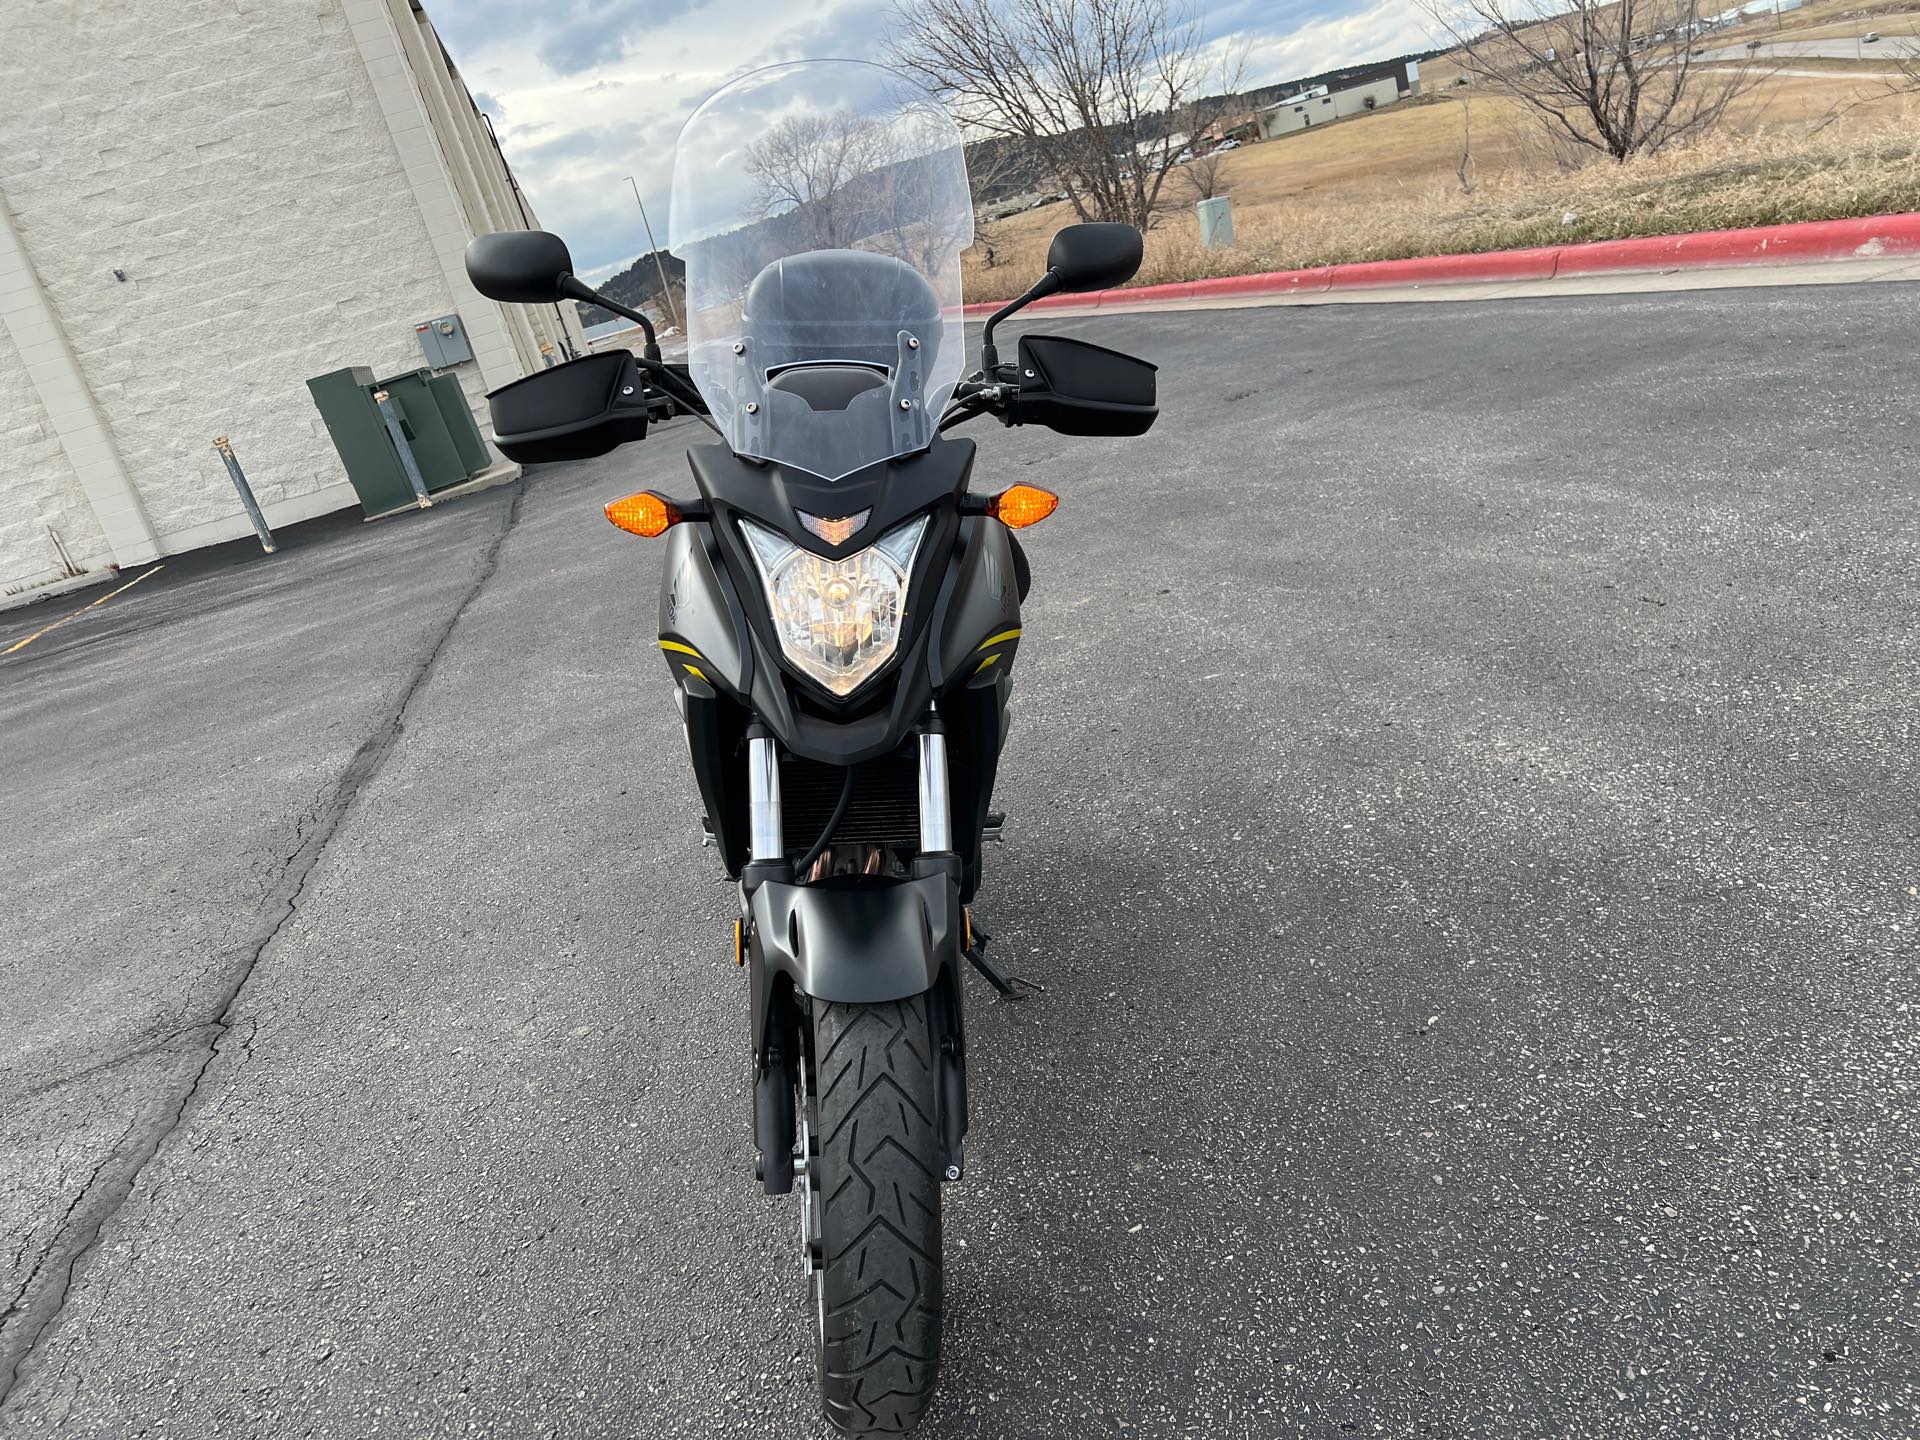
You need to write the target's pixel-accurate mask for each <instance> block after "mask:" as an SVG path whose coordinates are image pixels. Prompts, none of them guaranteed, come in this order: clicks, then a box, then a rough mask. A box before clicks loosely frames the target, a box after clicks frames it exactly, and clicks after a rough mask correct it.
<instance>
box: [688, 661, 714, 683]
mask: <svg viewBox="0 0 1920 1440" xmlns="http://www.w3.org/2000/svg"><path fill="white" fill-rule="evenodd" d="M687 674H689V675H691V676H693V678H694V679H696V680H698V681H699V682H700V683H701V684H702V685H712V684H713V682H712V681H711V680H709V679H707V674H706V672H705V671H704V670H702V669H701V668H700V667H699V666H698V665H689V666H687Z"/></svg>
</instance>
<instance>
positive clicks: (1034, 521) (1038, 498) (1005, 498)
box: [987, 485, 1060, 530]
mask: <svg viewBox="0 0 1920 1440" xmlns="http://www.w3.org/2000/svg"><path fill="white" fill-rule="evenodd" d="M1059 504H1060V497H1059V496H1058V495H1056V494H1054V493H1053V492H1052V491H1051V490H1042V489H1041V488H1040V487H1039V486H1038V485H1015V486H1013V487H1012V488H1011V489H1007V490H1002V491H1001V492H1000V493H999V494H998V495H996V496H994V497H993V498H992V499H991V500H989V501H988V502H987V514H989V515H991V516H993V518H994V519H996V520H998V521H999V522H1000V523H1001V524H1002V525H1005V526H1006V527H1007V528H1008V529H1009V530H1024V529H1026V527H1027V526H1029V525H1038V524H1039V523H1040V522H1041V521H1042V520H1044V519H1046V518H1047V516H1049V515H1051V514H1052V513H1053V512H1054V509H1055V508H1056V507H1057V506H1058V505H1059Z"/></svg>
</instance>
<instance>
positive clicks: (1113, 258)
mask: <svg viewBox="0 0 1920 1440" xmlns="http://www.w3.org/2000/svg"><path fill="white" fill-rule="evenodd" d="M1140 247H1141V241H1140V232H1139V231H1138V230H1136V229H1134V228H1133V226H1131V225H1110V224H1086V225H1069V226H1067V228H1066V229H1064V230H1062V231H1061V232H1060V233H1059V234H1057V235H1055V236H1054V237H1053V244H1052V245H1051V246H1050V247H1049V248H1048V250H1047V269H1049V270H1051V271H1052V272H1053V273H1054V274H1056V275H1058V276H1059V277H1060V288H1061V289H1062V290H1110V289H1112V288H1113V287H1114V286H1115V285H1124V284H1126V282H1127V281H1129V280H1131V279H1132V278H1133V277H1134V274H1135V272H1137V271H1138V270H1139V269H1140Z"/></svg>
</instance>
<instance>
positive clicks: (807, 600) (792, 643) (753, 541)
mask: <svg viewBox="0 0 1920 1440" xmlns="http://www.w3.org/2000/svg"><path fill="white" fill-rule="evenodd" d="M926 529H927V517H926V516H924V515H922V516H921V517H920V518H919V519H917V520H909V521H908V522H907V523H906V524H904V525H901V526H897V527H896V528H894V529H892V530H889V531H888V532H887V533H886V534H885V535H883V536H881V537H880V539H879V541H878V542H876V543H875V544H873V545H870V546H868V547H867V548H866V549H865V550H860V551H856V552H855V553H854V554H852V555H849V556H847V558H846V559H844V560H826V559H822V558H821V557H820V556H818V555H815V554H813V553H812V552H811V551H807V550H802V549H801V548H800V547H799V546H798V545H795V544H794V543H793V542H792V541H791V540H789V539H787V537H786V536H784V535H780V534H777V533H775V532H774V531H772V530H769V529H767V528H766V526H764V525H756V524H755V523H754V522H753V521H751V520H747V519H744V518H743V519H742V520H741V521H740V530H741V533H742V534H744V535H745V536H746V537H747V549H748V550H749V551H751V552H752V554H753V563H754V565H755V566H756V567H758V569H759V571H760V579H761V581H762V582H763V583H764V584H765V585H766V589H767V608H768V609H769V610H770V611H772V613H773V628H774V630H775V631H777V632H778V634H779V636H780V648H781V649H782V650H783V651H785V652H786V656H787V659H788V660H789V661H791V662H792V663H793V664H794V665H795V666H797V667H798V668H799V669H800V671H801V672H802V673H804V674H806V675H810V676H812V677H813V678H814V679H815V680H818V681H819V682H820V683H821V684H822V685H824V686H826V687H827V689H829V690H831V691H832V692H833V693H834V694H835V695H846V694H850V693H851V692H852V691H853V690H854V688H855V687H856V686H858V685H859V684H860V683H861V682H862V681H864V680H866V679H867V677H869V676H870V675H872V674H873V672H874V671H876V670H878V669H879V668H880V667H881V666H882V665H885V664H886V663H887V661H888V660H890V659H892V658H893V652H894V651H895V650H896V649H898V648H899V646H900V627H901V625H902V623H903V622H904V621H905V619H906V612H907V577H908V576H909V575H911V574H912V573H913V557H914V555H915V553H916V552H918V550H919V549H920V537H921V536H922V535H924V534H925V533H926Z"/></svg>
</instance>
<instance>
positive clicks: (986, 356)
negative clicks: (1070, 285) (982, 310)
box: [980, 270, 1060, 385]
mask: <svg viewBox="0 0 1920 1440" xmlns="http://www.w3.org/2000/svg"><path fill="white" fill-rule="evenodd" d="M1059 288H1060V272H1059V271H1058V270H1049V271H1047V273H1046V274H1044V275H1042V276H1041V277H1040V278H1039V279H1038V280H1036V281H1034V282H1033V288H1032V289H1030V290H1028V291H1027V293H1026V294H1024V295H1022V296H1020V297H1019V298H1017V299H1014V300H1009V301H1008V302H1007V303H1006V304H1004V305H1002V306H1001V307H1000V308H999V309H998V310H996V311H994V312H993V314H991V315H989V316H988V317H987V324H986V328H985V329H983V330H982V331H981V332H980V368H981V369H982V370H984V371H985V372H986V376H987V383H988V384H989V385H991V384H992V383H993V382H994V380H995V379H996V378H997V377H996V375H995V373H994V372H995V371H997V370H998V369H999V368H1000V351H999V349H998V348H997V347H996V346H995V345H994V343H993V327H994V326H996V325H998V324H999V323H1000V322H1001V321H1002V320H1004V319H1006V318H1007V317H1008V316H1009V315H1011V314H1013V312H1014V311H1016V310H1018V309H1020V308H1021V307H1022V306H1024V305H1031V304H1032V303H1033V302H1034V301H1036V300H1038V299H1040V298H1041V297H1042V296H1046V295H1051V294H1053V293H1054V292H1055V291H1057V290H1058V289H1059Z"/></svg>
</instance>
